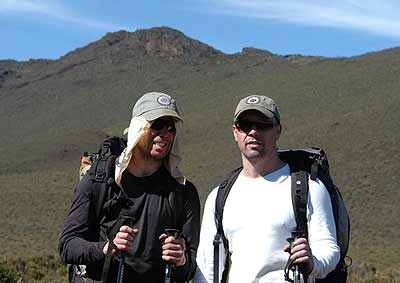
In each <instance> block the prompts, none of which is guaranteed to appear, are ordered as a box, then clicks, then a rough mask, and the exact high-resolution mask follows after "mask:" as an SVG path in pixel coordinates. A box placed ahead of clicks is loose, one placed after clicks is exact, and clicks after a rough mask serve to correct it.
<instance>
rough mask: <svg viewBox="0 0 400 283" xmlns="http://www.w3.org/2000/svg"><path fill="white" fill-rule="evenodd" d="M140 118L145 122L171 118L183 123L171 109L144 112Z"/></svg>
mask: <svg viewBox="0 0 400 283" xmlns="http://www.w3.org/2000/svg"><path fill="white" fill-rule="evenodd" d="M141 116H143V117H144V118H145V119H146V120H147V121H153V120H156V119H158V118H161V117H164V116H172V117H175V118H178V119H179V120H180V121H181V122H183V119H182V117H181V116H180V115H179V114H178V113H176V111H174V110H172V109H156V110H152V111H149V112H145V113H143V114H142V115H141Z"/></svg>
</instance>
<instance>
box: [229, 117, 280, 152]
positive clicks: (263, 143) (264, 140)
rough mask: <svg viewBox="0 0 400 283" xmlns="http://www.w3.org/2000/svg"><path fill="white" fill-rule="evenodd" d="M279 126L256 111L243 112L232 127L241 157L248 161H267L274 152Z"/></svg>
mask: <svg viewBox="0 0 400 283" xmlns="http://www.w3.org/2000/svg"><path fill="white" fill-rule="evenodd" d="M280 133H281V126H280V125H278V124H276V123H274V122H273V121H272V120H269V119H268V118H267V117H265V116H264V115H263V114H261V113H260V112H258V111H256V110H248V111H245V112H243V113H242V114H241V115H240V116H239V119H238V122H236V123H235V124H234V125H233V135H234V137H235V140H236V142H237V143H238V146H239V150H240V152H241V154H242V156H243V157H244V158H246V159H248V160H253V159H260V158H261V159H262V158H266V159H268V158H269V156H271V155H272V154H274V153H275V152H276V142H277V140H278V139H279V136H280Z"/></svg>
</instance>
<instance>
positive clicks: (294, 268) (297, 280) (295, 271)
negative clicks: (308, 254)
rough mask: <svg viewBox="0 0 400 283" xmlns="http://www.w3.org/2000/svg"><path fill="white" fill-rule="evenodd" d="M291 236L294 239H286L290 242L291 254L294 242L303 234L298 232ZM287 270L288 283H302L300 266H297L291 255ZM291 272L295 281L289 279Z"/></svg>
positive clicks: (286, 278)
mask: <svg viewBox="0 0 400 283" xmlns="http://www.w3.org/2000/svg"><path fill="white" fill-rule="evenodd" d="M291 234H292V237H290V238H287V239H286V240H287V241H288V242H289V253H290V251H291V250H292V247H293V243H294V241H295V240H296V239H297V238H298V237H299V236H300V235H302V233H300V232H297V231H295V232H292V233H291ZM286 268H287V271H286V272H285V280H286V281H288V282H292V283H300V274H301V271H300V267H299V265H298V264H295V263H294V261H293V260H291V259H290V255H289V260H288V263H287V265H286ZM286 268H285V269H286ZM289 270H291V271H292V276H293V277H292V278H293V279H290V278H289V275H288V273H289Z"/></svg>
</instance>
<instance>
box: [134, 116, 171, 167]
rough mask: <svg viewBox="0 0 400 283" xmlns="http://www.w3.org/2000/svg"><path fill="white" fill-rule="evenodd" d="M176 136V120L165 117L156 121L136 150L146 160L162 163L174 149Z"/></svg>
mask: <svg viewBox="0 0 400 283" xmlns="http://www.w3.org/2000/svg"><path fill="white" fill-rule="evenodd" d="M175 135H176V128H175V119H174V118H173V117H169V116H165V117H161V118H158V119H157V120H155V121H154V122H153V123H152V125H151V127H150V128H149V129H148V131H147V132H146V133H145V134H144V135H143V137H142V138H141V139H140V141H139V142H138V144H137V145H136V147H135V148H137V150H138V151H139V152H140V154H141V155H142V156H143V157H145V158H146V159H152V160H156V161H161V160H162V159H164V158H166V157H167V156H168V154H169V152H170V150H171V148H172V145H173V142H174V139H175Z"/></svg>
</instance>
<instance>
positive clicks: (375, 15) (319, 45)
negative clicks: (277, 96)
mask: <svg viewBox="0 0 400 283" xmlns="http://www.w3.org/2000/svg"><path fill="white" fill-rule="evenodd" d="M156 26H168V27H171V28H175V29H178V30H180V31H182V32H183V33H185V34H186V35H187V36H190V37H192V38H194V39H197V40H200V41H202V42H204V43H206V44H208V45H211V46H212V47H214V48H216V49H219V50H221V51H223V52H225V53H236V52H240V51H241V50H242V48H243V47H256V48H260V49H264V50H268V51H271V52H273V53H275V54H279V55H287V54H303V55H318V56H327V57H337V56H345V57H349V56H354V55H360V54H364V53H367V52H371V51H378V50H382V49H385V48H391V47H400V1H399V0H251V1H246V0H181V1H177V0H158V1H157V0H142V1H136V0H114V1H109V0H107V1H105V0H97V1H95V0H0V38H1V43H0V60H2V59H14V60H19V61H23V60H29V59H30V58H33V59H38V58H47V59H57V58H59V57H60V56H63V55H64V54H66V53H67V52H69V51H73V50H74V49H76V48H79V47H83V46H85V45H87V44H88V43H90V42H93V41H96V40H98V39H100V38H101V37H102V36H104V35H105V34H106V33H107V32H113V31H118V30H121V29H123V30H128V31H135V30H137V29H146V28H151V27H156Z"/></svg>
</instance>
